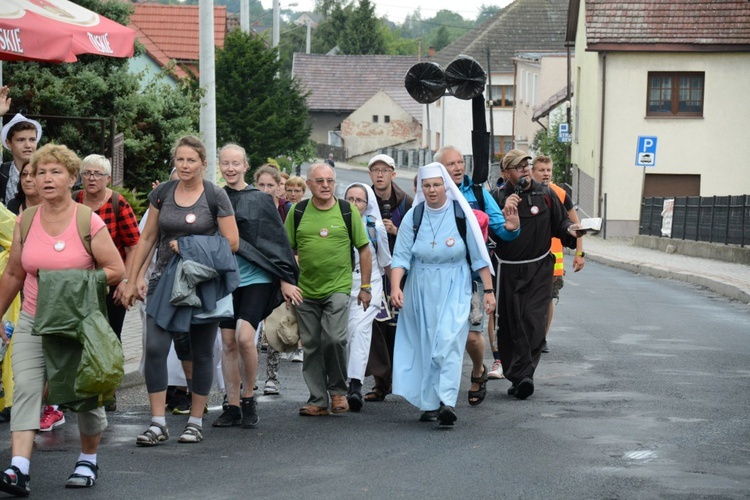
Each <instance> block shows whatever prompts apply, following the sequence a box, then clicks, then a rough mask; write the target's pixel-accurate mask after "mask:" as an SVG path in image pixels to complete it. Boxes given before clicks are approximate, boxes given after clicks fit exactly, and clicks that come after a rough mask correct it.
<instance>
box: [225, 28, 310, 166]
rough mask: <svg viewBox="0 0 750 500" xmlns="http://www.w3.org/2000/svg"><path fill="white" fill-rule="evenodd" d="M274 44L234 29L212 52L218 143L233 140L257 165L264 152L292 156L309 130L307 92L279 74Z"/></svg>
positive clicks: (263, 158) (278, 63)
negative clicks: (221, 45) (214, 69)
mask: <svg viewBox="0 0 750 500" xmlns="http://www.w3.org/2000/svg"><path fill="white" fill-rule="evenodd" d="M279 69H280V62H279V61H277V59H276V50H274V49H270V48H269V47H268V46H267V45H266V43H265V42H264V41H263V40H262V39H260V38H258V37H256V36H253V35H248V34H245V33H242V31H240V30H234V31H232V32H231V33H229V34H228V35H227V38H226V41H225V43H224V48H223V49H221V50H219V51H218V52H217V54H216V116H217V130H216V132H217V134H216V135H217V139H218V143H219V144H222V143H225V142H236V143H237V144H240V145H242V146H243V147H244V148H245V149H246V150H247V154H248V158H249V160H250V164H251V165H252V166H253V167H258V166H259V165H260V164H262V163H264V162H265V161H266V159H267V158H275V157H277V156H279V155H283V156H293V154H294V152H295V151H296V150H298V149H300V148H302V147H303V146H304V145H305V144H306V143H307V140H308V138H309V136H310V128H311V127H310V125H309V124H308V122H307V116H308V109H307V105H306V103H305V97H306V95H305V94H304V93H303V92H302V90H301V88H300V87H299V84H298V83H297V82H296V80H290V79H289V78H287V77H285V76H284V75H283V74H282V75H280V76H279V77H277V76H276V75H277V74H279Z"/></svg>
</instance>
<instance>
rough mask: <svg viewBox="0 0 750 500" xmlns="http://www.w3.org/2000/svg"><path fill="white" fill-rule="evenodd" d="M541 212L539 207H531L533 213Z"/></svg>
mask: <svg viewBox="0 0 750 500" xmlns="http://www.w3.org/2000/svg"><path fill="white" fill-rule="evenodd" d="M538 213H539V207H537V206H533V207H531V215H536V214H538Z"/></svg>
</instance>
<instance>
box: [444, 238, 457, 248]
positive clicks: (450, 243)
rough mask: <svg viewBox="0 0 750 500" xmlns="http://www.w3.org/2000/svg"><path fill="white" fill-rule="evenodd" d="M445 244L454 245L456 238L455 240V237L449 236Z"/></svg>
mask: <svg viewBox="0 0 750 500" xmlns="http://www.w3.org/2000/svg"><path fill="white" fill-rule="evenodd" d="M445 244H446V245H448V246H449V247H452V246H453V245H455V244H456V240H454V239H453V238H448V239H447V240H445Z"/></svg>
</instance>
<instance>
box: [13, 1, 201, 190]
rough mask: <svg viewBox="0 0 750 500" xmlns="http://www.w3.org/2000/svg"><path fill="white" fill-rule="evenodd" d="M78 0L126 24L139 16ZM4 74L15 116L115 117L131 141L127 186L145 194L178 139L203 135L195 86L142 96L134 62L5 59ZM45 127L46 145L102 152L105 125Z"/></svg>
mask: <svg viewBox="0 0 750 500" xmlns="http://www.w3.org/2000/svg"><path fill="white" fill-rule="evenodd" d="M77 3H78V4H80V5H81V6H83V7H86V8H88V9H91V10H93V11H95V12H97V13H99V14H102V15H104V16H106V17H108V18H110V19H112V20H114V21H117V22H119V23H121V24H127V23H128V16H129V15H130V13H131V11H132V5H130V4H128V3H123V2H109V1H108V2H102V1H100V0H77ZM139 50H140V49H139ZM3 77H4V81H5V83H6V84H7V85H9V86H10V88H11V97H12V98H13V109H12V110H11V113H13V112H15V111H16V110H20V109H23V110H26V112H27V113H28V114H43V115H48V116H80V117H93V118H106V119H109V118H110V117H114V121H115V127H116V132H122V133H123V135H124V137H125V157H124V173H125V185H126V186H128V187H130V188H135V189H137V190H139V191H144V192H145V191H150V189H151V182H152V181H153V180H154V179H155V178H157V177H162V176H163V175H164V174H165V173H166V172H167V168H168V167H167V165H168V163H169V158H170V149H171V147H172V143H173V141H174V139H175V138H176V136H177V135H178V134H180V133H181V132H185V131H195V130H197V125H198V119H199V100H200V95H199V93H197V91H196V90H195V88H194V87H191V86H188V85H183V86H179V87H178V88H176V89H173V88H171V87H169V86H168V85H165V84H156V83H155V84H151V85H149V86H147V88H146V89H145V90H144V91H143V92H139V88H140V76H139V75H135V74H132V73H130V72H129V70H128V60H127V59H115V58H109V57H102V56H95V55H86V56H81V57H79V61H78V62H76V63H72V64H43V63H33V62H6V63H4V64H3ZM42 126H43V127H44V134H43V138H42V142H43V143H46V142H50V141H53V142H56V143H58V144H66V145H67V146H68V147H70V148H71V149H73V150H74V151H76V152H77V153H78V154H79V155H81V156H85V155H88V154H90V153H94V152H97V153H98V152H99V151H100V150H101V146H100V144H99V138H100V128H99V125H98V124H94V123H91V122H88V123H87V122H81V121H75V120H70V119H67V120H66V119H62V120H56V119H55V120H53V119H47V120H42ZM108 129H109V126H108V125H107V127H106V130H107V136H108V135H109V133H108ZM107 154H111V153H110V152H107ZM162 178H163V177H162Z"/></svg>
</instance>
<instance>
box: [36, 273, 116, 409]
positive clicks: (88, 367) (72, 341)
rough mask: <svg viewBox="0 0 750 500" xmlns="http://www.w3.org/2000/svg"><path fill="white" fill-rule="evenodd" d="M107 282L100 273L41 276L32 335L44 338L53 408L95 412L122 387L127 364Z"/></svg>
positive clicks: (39, 275) (48, 274) (46, 274)
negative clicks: (110, 313) (110, 318)
mask: <svg viewBox="0 0 750 500" xmlns="http://www.w3.org/2000/svg"><path fill="white" fill-rule="evenodd" d="M106 280H107V277H106V275H105V273H104V271H103V270H101V269H99V270H95V271H92V270H79V269H68V270H63V271H45V270H40V271H39V273H38V281H39V294H38V296H37V313H36V317H35V319H34V327H33V329H32V334H33V335H40V336H43V337H44V338H43V339H42V349H43V351H44V360H45V364H46V369H47V379H48V382H49V396H48V401H49V403H50V404H61V405H65V406H67V407H69V408H71V409H73V410H74V411H84V410H88V409H92V408H95V407H96V405H97V400H98V399H99V397H98V396H99V395H100V394H103V395H106V394H110V393H113V392H114V390H115V389H116V388H117V387H118V386H119V385H120V382H122V377H123V374H124V364H125V360H124V356H123V352H122V345H121V344H120V342H119V341H118V340H117V336H116V335H115V332H114V331H113V330H112V328H111V327H110V326H109V322H108V320H107V310H106V290H107V283H106ZM104 400H105V401H106V400H107V398H106V397H105V398H104ZM92 405H93V406H92Z"/></svg>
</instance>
